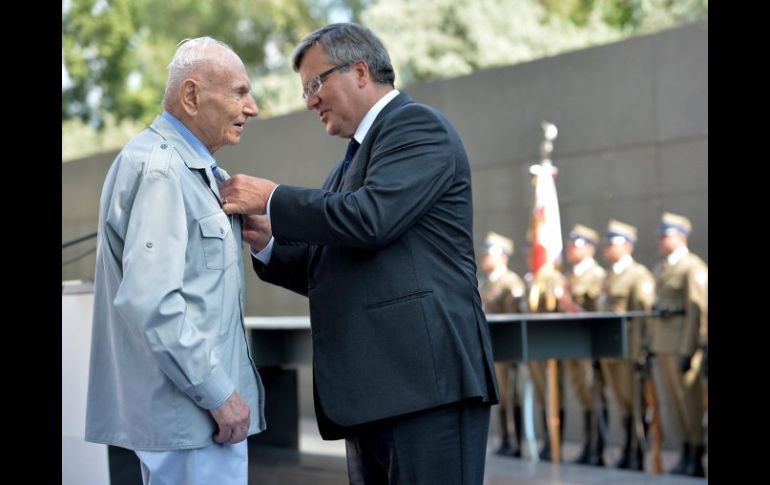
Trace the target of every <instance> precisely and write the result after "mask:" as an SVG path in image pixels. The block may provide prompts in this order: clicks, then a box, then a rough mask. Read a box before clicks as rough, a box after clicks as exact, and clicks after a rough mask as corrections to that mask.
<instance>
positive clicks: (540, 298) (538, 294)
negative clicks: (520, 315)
mask: <svg viewBox="0 0 770 485" xmlns="http://www.w3.org/2000/svg"><path fill="white" fill-rule="evenodd" d="M566 281H567V279H566V278H565V277H564V275H563V274H562V273H561V272H560V271H559V270H557V269H554V268H553V267H548V266H545V267H543V268H541V269H540V271H538V273H537V276H535V277H534V278H533V277H532V273H527V283H528V285H527V286H528V287H529V296H528V305H529V306H528V308H529V311H531V312H532V313H552V312H562V311H566V309H564V308H562V301H563V298H562V297H563V296H564V287H565V283H566Z"/></svg>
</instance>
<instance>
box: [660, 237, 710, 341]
mask: <svg viewBox="0 0 770 485" xmlns="http://www.w3.org/2000/svg"><path fill="white" fill-rule="evenodd" d="M655 281H656V285H657V301H656V306H657V307H658V308H665V309H669V310H682V309H683V310H684V311H685V313H684V315H677V316H671V317H668V318H657V319H655V320H654V323H653V347H652V349H653V351H655V352H658V353H676V354H679V355H681V356H690V355H692V354H693V352H695V350H696V348H697V347H698V345H699V344H700V345H706V344H707V343H708V341H707V339H708V332H707V328H708V267H707V266H706V263H705V262H703V260H702V259H701V258H699V257H698V256H696V255H695V254H692V253H690V252H687V253H686V254H685V255H684V256H682V258H681V259H680V260H679V261H677V262H676V264H674V265H669V264H668V262H667V261H666V260H663V261H662V262H660V263H658V265H657V266H656V267H655Z"/></svg>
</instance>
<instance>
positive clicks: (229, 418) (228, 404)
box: [209, 391, 251, 444]
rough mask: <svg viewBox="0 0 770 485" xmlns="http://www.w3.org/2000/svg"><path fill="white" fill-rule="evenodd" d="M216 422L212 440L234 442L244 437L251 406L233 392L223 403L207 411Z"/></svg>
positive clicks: (246, 433)
mask: <svg viewBox="0 0 770 485" xmlns="http://www.w3.org/2000/svg"><path fill="white" fill-rule="evenodd" d="M209 412H210V413H211V415H212V416H213V417H214V420H215V421H216V422H217V431H216V433H214V441H216V442H217V443H229V444H234V443H238V442H239V441H243V440H245V439H246V436H247V435H248V433H249V423H250V422H251V420H250V417H251V408H250V407H249V405H248V404H246V402H245V401H244V400H243V399H242V398H241V395H240V394H238V393H237V392H235V391H234V392H233V394H232V395H231V396H230V398H229V399H228V400H227V401H225V403H224V404H222V405H221V406H219V407H218V408H216V409H212V410H210V411H209Z"/></svg>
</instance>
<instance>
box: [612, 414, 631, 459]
mask: <svg viewBox="0 0 770 485" xmlns="http://www.w3.org/2000/svg"><path fill="white" fill-rule="evenodd" d="M632 426H633V418H632V417H631V416H623V432H624V433H625V442H624V444H623V450H622V451H621V453H620V459H619V460H618V461H617V462H615V468H630V467H631V440H632V439H633V434H632V433H633V429H632Z"/></svg>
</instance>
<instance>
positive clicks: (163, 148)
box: [160, 143, 168, 150]
mask: <svg viewBox="0 0 770 485" xmlns="http://www.w3.org/2000/svg"><path fill="white" fill-rule="evenodd" d="M160 148H161V150H165V149H166V148H168V145H166V144H165V143H161V145H160Z"/></svg>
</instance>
